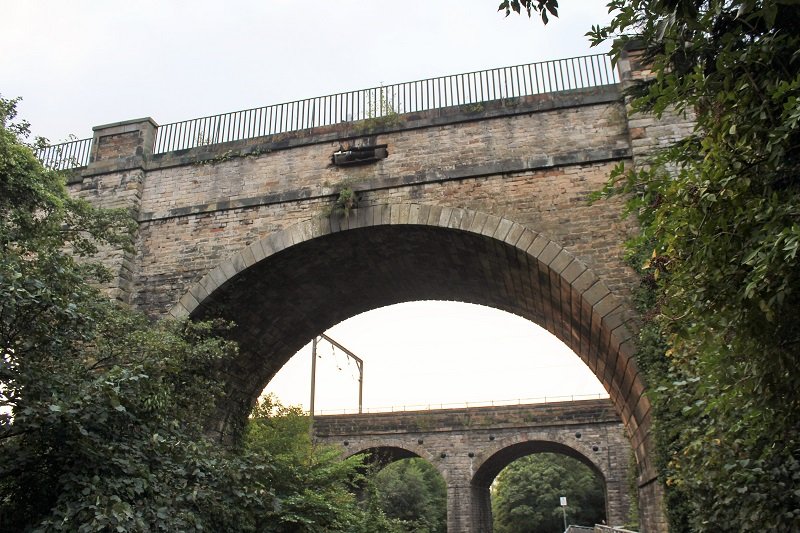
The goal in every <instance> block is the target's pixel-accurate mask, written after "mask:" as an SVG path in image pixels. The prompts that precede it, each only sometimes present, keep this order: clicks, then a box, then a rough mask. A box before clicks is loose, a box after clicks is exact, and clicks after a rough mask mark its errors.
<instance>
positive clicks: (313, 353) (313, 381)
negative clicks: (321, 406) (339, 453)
mask: <svg viewBox="0 0 800 533" xmlns="http://www.w3.org/2000/svg"><path fill="white" fill-rule="evenodd" d="M316 381H317V337H314V340H313V341H311V402H310V406H309V409H308V412H309V414H310V415H311V419H312V420H313V419H314V393H315V391H316V387H317V384H316Z"/></svg>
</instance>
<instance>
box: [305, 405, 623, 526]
mask: <svg viewBox="0 0 800 533" xmlns="http://www.w3.org/2000/svg"><path fill="white" fill-rule="evenodd" d="M314 435H315V438H316V440H317V441H318V442H322V443H326V444H332V445H336V446H339V447H341V449H342V451H343V453H344V454H345V455H352V454H355V453H359V452H363V451H373V452H380V451H381V450H384V449H387V448H388V449H393V450H404V451H406V452H408V455H411V456H418V457H421V458H423V459H425V460H426V461H428V462H430V463H431V464H432V465H433V466H434V467H435V468H436V469H437V470H438V471H439V472H440V473H441V474H442V477H443V478H444V480H445V483H446V485H447V492H448V496H447V497H448V519H447V522H448V532H449V533H465V532H475V533H477V532H487V531H491V504H490V494H489V491H488V487H489V485H490V484H491V482H492V481H493V479H494V477H495V476H496V475H497V474H498V473H499V472H500V470H502V468H504V467H505V466H507V465H508V464H510V463H511V462H512V461H514V460H515V459H517V458H519V457H521V456H523V455H528V454H530V453H538V452H555V453H564V454H566V455H570V456H572V457H575V458H577V459H579V460H581V461H582V462H584V463H586V464H587V465H588V466H590V467H591V468H592V469H593V470H594V471H596V472H597V473H598V474H599V475H600V476H601V477H602V478H603V482H604V484H605V487H606V513H607V521H608V523H611V524H616V525H621V524H622V523H624V522H625V520H626V519H627V513H628V510H629V505H630V498H629V494H628V472H627V470H628V463H629V459H630V454H631V448H630V444H629V443H628V441H627V439H626V437H625V434H624V429H623V426H622V424H621V422H620V420H619V416H618V415H617V414H616V412H615V411H614V408H613V406H612V404H611V402H609V401H608V400H588V401H578V402H563V403H552V404H533V405H518V406H502V407H477V408H466V409H446V410H433V411H418V412H401V413H375V414H365V415H332V416H318V417H315V419H314ZM395 453H396V452H395ZM401 453H402V452H401ZM396 454H397V453H396ZM397 455H398V456H403V457H405V456H408V455H406V454H405V453H402V455H401V454H397Z"/></svg>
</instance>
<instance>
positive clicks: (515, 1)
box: [498, 0, 558, 24]
mask: <svg viewBox="0 0 800 533" xmlns="http://www.w3.org/2000/svg"><path fill="white" fill-rule="evenodd" d="M521 9H525V12H526V13H528V16H529V17H530V16H531V13H538V14H539V16H540V17H541V18H542V22H544V23H545V24H547V23H548V22H549V20H550V19H549V17H548V15H547V14H548V13H550V15H553V16H554V17H557V16H558V0H503V1H502V2H500V7H499V8H498V10H499V11H503V10H505V12H506V16H508V15H510V14H511V12H512V11H514V12H516V13H520V11H521Z"/></svg>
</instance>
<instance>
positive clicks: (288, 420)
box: [245, 395, 397, 533]
mask: <svg viewBox="0 0 800 533" xmlns="http://www.w3.org/2000/svg"><path fill="white" fill-rule="evenodd" d="M310 429H311V426H310V419H309V417H308V416H307V415H305V413H303V411H302V409H301V408H299V407H285V406H283V405H281V404H280V403H279V402H278V401H277V400H276V398H275V397H273V396H271V395H270V396H267V397H265V398H262V400H261V401H260V403H259V405H257V406H256V408H255V410H254V412H253V417H252V419H251V421H250V423H249V425H248V429H247V435H246V437H245V449H246V451H247V453H248V454H250V455H251V456H252V457H254V458H255V459H256V461H254V462H258V460H260V461H269V463H270V465H271V470H270V472H269V475H268V476H267V478H268V482H267V484H268V485H269V487H270V491H271V493H272V494H273V496H274V502H273V508H272V510H271V511H270V512H268V513H267V514H266V516H265V517H264V521H263V522H261V524H260V526H259V529H258V531H263V532H268V531H269V532H271V531H275V532H284V531H286V532H288V531H325V532H328V531H341V532H347V533H350V532H353V533H359V532H363V533H368V532H373V531H385V532H392V531H396V527H397V524H396V522H394V521H392V520H390V519H387V518H386V516H385V515H384V513H383V512H382V511H381V510H380V509H379V508H377V507H376V506H371V505H369V504H367V505H363V506H362V505H360V504H359V502H358V500H357V499H356V497H355V495H354V493H355V492H357V490H358V488H359V486H360V484H362V483H363V482H364V478H363V474H362V473H361V472H362V471H363V462H362V461H363V458H362V457H361V456H352V457H350V458H348V459H345V460H341V459H340V452H339V450H337V449H334V448H325V447H318V446H316V445H314V444H313V443H312V441H311V436H310Z"/></svg>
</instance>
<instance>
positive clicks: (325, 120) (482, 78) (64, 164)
mask: <svg viewBox="0 0 800 533" xmlns="http://www.w3.org/2000/svg"><path fill="white" fill-rule="evenodd" d="M616 83H619V78H618V75H617V71H616V69H615V68H613V66H612V65H611V60H610V58H609V56H608V55H606V54H596V55H588V56H581V57H572V58H568V59H556V60H552V61H542V62H540V63H529V64H527V65H517V66H513V67H502V68H495V69H489V70H481V71H476V72H468V73H466V74H454V75H450V76H440V77H438V78H428V79H424V80H417V81H410V82H404V83H396V84H393V85H386V86H381V87H373V88H371V89H361V90H358V91H350V92H344V93H338V94H331V95H328V96H318V97H315V98H307V99H305V100H296V101H294V102H287V103H284V104H277V105H271V106H266V107H258V108H255V109H246V110H244V111H235V112H232V113H223V114H220V115H213V116H209V117H203V118H195V119H191V120H184V121H182V122H173V123H171V124H164V125H162V126H159V128H158V130H157V132H156V138H155V144H154V147H153V152H154V153H156V154H160V153H165V152H172V151H175V150H185V149H187V148H195V147H197V146H205V145H210V144H219V143H224V142H230V141H239V140H243V139H251V138H255V137H263V136H266V135H273V134H276V133H286V132H290V131H298V130H304V129H308V128H316V127H320V126H331V125H334V124H341V123H345V122H352V121H358V120H369V119H386V118H391V117H393V116H394V115H401V114H404V113H413V112H416V111H429V110H433V109H440V108H445V107H451V106H463V105H479V104H481V103H482V102H491V101H495V100H503V99H507V98H518V97H521V96H532V95H536V94H544V93H552V92H559V91H567V90H572V89H585V88H591V87H601V86H603V85H612V84H616ZM90 150H91V139H82V140H79V141H70V142H68V143H63V144H58V145H54V146H50V147H47V148H45V149H44V150H42V151H41V152H39V158H40V159H41V160H42V161H43V162H44V163H45V165H47V166H49V167H51V168H56V169H64V168H74V167H80V166H84V165H86V164H88V162H89V153H90Z"/></svg>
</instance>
